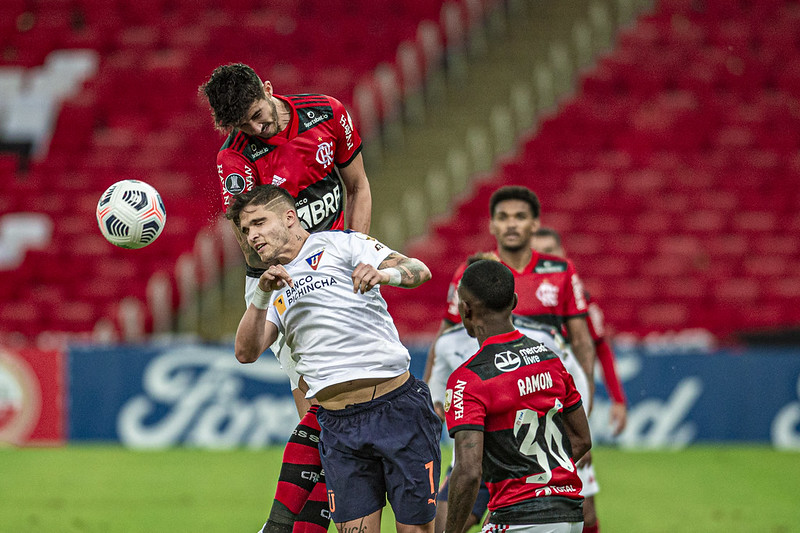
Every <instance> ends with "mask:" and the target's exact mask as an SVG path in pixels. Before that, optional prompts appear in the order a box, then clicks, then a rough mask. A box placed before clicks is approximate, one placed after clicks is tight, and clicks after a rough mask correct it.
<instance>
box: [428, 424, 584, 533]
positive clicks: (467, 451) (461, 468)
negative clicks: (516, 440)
mask: <svg viewBox="0 0 800 533" xmlns="http://www.w3.org/2000/svg"><path fill="white" fill-rule="evenodd" d="M581 411H582V409H581ZM454 453H455V455H456V460H455V464H454V466H453V472H452V473H451V474H450V488H449V494H448V496H447V525H446V526H445V529H444V530H445V531H446V532H448V533H462V531H464V525H465V524H466V522H467V518H469V515H470V514H471V513H472V506H473V505H474V504H475V498H476V497H477V496H478V487H479V486H480V483H481V474H482V473H483V472H482V462H483V431H474V430H466V429H465V430H462V431H459V432H458V433H456V434H455V448H454Z"/></svg>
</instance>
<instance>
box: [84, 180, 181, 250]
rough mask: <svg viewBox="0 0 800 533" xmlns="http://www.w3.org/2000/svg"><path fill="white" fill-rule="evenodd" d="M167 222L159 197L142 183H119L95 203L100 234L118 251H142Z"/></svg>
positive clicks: (153, 190) (148, 186) (131, 181)
mask: <svg viewBox="0 0 800 533" xmlns="http://www.w3.org/2000/svg"><path fill="white" fill-rule="evenodd" d="M166 222H167V212H166V211H165V210H164V202H163V201H162V200H161V195H159V194H158V191H157V190H155V188H153V186H152V185H148V184H147V183H145V182H143V181H139V180H122V181H118V182H117V183H115V184H114V185H112V186H111V187H109V188H108V189H106V192H104V193H103V195H102V196H101V197H100V201H99V202H98V203H97V225H98V226H99V227H100V232H101V233H102V234H103V237H105V238H106V240H107V241H108V242H110V243H111V244H114V245H116V246H119V247H120V248H144V247H145V246H147V245H148V244H150V243H151V242H153V241H154V240H156V238H157V237H158V236H159V235H161V232H162V231H163V229H164V224H165V223H166Z"/></svg>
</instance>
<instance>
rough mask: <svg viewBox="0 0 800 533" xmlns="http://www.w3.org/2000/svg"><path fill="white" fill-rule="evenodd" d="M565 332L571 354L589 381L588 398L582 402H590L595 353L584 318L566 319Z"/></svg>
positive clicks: (592, 390) (592, 392) (592, 396)
mask: <svg viewBox="0 0 800 533" xmlns="http://www.w3.org/2000/svg"><path fill="white" fill-rule="evenodd" d="M567 332H568V333H569V344H570V346H571V347H572V353H574V354H575V357H576V358H577V359H578V362H579V363H580V364H581V368H582V369H583V372H584V374H586V379H587V380H588V381H589V398H584V399H583V401H584V402H585V401H589V402H591V401H592V398H594V361H595V351H594V341H592V334H591V333H590V332H589V325H588V324H587V323H586V318H585V317H582V316H579V317H571V318H568V319H567ZM590 406H591V404H590ZM590 411H591V409H590Z"/></svg>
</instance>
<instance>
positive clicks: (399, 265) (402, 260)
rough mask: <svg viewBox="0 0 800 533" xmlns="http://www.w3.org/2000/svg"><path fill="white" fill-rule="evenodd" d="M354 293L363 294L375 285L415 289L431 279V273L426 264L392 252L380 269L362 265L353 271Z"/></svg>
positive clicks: (379, 266)
mask: <svg viewBox="0 0 800 533" xmlns="http://www.w3.org/2000/svg"><path fill="white" fill-rule="evenodd" d="M352 277H353V292H361V293H362V294H363V293H365V292H367V291H368V290H370V289H372V288H373V287H374V286H375V285H393V286H395V287H403V288H406V289H413V288H414V287H419V286H420V285H422V284H423V283H425V282H426V281H428V280H429V279H431V271H430V270H428V267H427V266H425V263H423V262H422V261H420V260H419V259H415V258H413V257H406V256H404V255H403V254H399V253H397V252H392V253H391V254H389V256H388V257H387V258H386V259H384V260H383V261H382V262H381V264H380V265H378V268H375V267H374V266H372V265H367V264H364V263H360V264H359V265H358V266H357V267H356V269H355V270H353V276H352Z"/></svg>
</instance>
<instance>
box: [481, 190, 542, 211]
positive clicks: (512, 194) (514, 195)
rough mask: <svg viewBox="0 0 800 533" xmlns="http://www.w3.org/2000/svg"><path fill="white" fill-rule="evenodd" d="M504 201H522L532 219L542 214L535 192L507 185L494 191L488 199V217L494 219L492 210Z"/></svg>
mask: <svg viewBox="0 0 800 533" xmlns="http://www.w3.org/2000/svg"><path fill="white" fill-rule="evenodd" d="M506 200H522V201H523V202H527V204H528V205H529V206H530V208H531V213H532V214H533V218H539V215H540V214H541V212H542V204H540V203H539V197H538V196H536V193H535V192H533V191H532V190H530V189H529V188H527V187H520V186H518V185H508V186H506V187H500V188H499V189H497V190H496V191H494V194H492V197H491V198H490V199H489V217H494V210H495V208H496V207H497V204H499V203H500V202H505V201H506Z"/></svg>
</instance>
